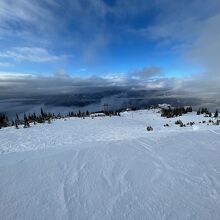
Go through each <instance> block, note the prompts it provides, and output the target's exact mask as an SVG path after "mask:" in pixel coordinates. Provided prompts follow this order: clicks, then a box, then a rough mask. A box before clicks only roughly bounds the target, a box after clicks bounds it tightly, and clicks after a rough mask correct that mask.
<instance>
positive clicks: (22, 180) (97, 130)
mask: <svg viewBox="0 0 220 220" xmlns="http://www.w3.org/2000/svg"><path fill="white" fill-rule="evenodd" d="M157 111H158V110H156V109H155V110H141V111H135V112H132V111H131V112H124V113H122V114H121V117H119V116H114V117H95V118H93V119H92V118H85V119H81V118H70V119H67V120H65V121H64V120H62V119H61V120H56V121H52V123H51V124H37V125H31V128H28V129H24V128H20V129H15V128H14V127H7V128H4V129H1V130H0V139H1V142H0V179H1V181H0V201H1V202H0V219H4V220H6V219H22V220H23V219H47V220H48V219H83V220H84V219H199V220H201V219H204V220H206V219H220V209H219V207H220V126H217V125H211V123H208V121H209V118H205V117H204V116H203V115H196V113H195V112H192V113H188V114H186V115H183V116H180V117H177V118H168V119H167V118H162V117H161V116H160V114H159V113H157ZM178 119H180V120H182V122H183V123H184V124H187V123H188V122H192V121H194V122H195V124H194V125H193V126H190V125H187V126H186V127H179V126H178V125H176V124H175V121H177V120H178ZM203 121H206V122H205V123H203ZM199 122H202V123H199ZM165 124H169V127H164V125H165ZM207 124H209V125H207ZM147 126H152V128H153V131H149V132H148V131H147V130H146V128H147Z"/></svg>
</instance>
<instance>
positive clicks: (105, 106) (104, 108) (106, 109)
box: [103, 103, 109, 112]
mask: <svg viewBox="0 0 220 220" xmlns="http://www.w3.org/2000/svg"><path fill="white" fill-rule="evenodd" d="M108 107H109V105H108V104H107V103H104V104H103V111H104V112H108Z"/></svg>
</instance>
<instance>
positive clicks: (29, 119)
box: [0, 108, 120, 129]
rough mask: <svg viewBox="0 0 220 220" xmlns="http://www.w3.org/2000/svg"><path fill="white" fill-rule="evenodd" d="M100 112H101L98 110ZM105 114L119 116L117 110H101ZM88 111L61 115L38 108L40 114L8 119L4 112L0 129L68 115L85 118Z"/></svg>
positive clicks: (1, 115)
mask: <svg viewBox="0 0 220 220" xmlns="http://www.w3.org/2000/svg"><path fill="white" fill-rule="evenodd" d="M100 113H101V112H100ZM102 113H104V114H105V115H106V116H120V112H118V111H102ZM90 114H92V113H90V112H89V111H88V110H87V111H86V112H82V111H78V112H73V111H72V112H69V113H68V114H66V115H61V114H60V113H58V114H54V113H51V112H46V111H44V110H43V109H42V108H41V110H40V114H36V113H35V112H34V113H29V114H26V113H25V114H24V115H23V117H19V115H18V114H16V115H15V118H14V119H12V120H9V118H8V116H7V115H6V114H5V113H0V129H1V128H5V127H9V126H15V128H17V129H18V128H19V127H20V126H23V127H24V128H29V127H30V123H33V124H37V123H40V124H41V123H48V124H50V123H51V121H52V120H55V119H61V118H63V119H65V118H70V117H78V118H85V117H90Z"/></svg>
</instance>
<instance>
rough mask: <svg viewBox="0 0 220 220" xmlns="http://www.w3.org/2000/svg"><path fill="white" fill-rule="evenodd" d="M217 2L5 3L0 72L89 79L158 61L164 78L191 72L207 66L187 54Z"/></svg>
mask: <svg viewBox="0 0 220 220" xmlns="http://www.w3.org/2000/svg"><path fill="white" fill-rule="evenodd" d="M207 6H209V9H207ZM219 6H220V5H219V3H218V1H207V2H204V1H188V0H183V1H181V3H179V1H174V0H164V1H151V0H150V1H144V0H137V1H134V0H130V1H125V0H118V1H116V0H114V1H113V0H111V1H110V0H93V1H92V0H83V1H82V0H75V1H70V0H64V1H59V0H57V1H51V0H44V1H43V0H39V1H34V0H21V1H12V0H1V2H0V41H1V44H0V71H1V72H19V73H31V74H53V73H56V72H58V71H61V70H62V71H64V72H66V73H68V74H73V75H74V74H76V75H82V76H85V75H104V74H111V73H114V74H115V73H117V74H121V73H124V74H126V73H127V72H129V71H134V70H136V69H142V68H145V67H152V66H156V67H159V68H161V69H162V71H163V73H164V74H165V75H167V76H174V77H175V76H177V77H180V76H185V75H190V74H194V73H197V72H199V71H201V70H202V69H204V67H203V65H202V62H199V61H198V62H189V58H187V52H188V51H191V50H193V45H194V43H195V42H196V40H197V38H198V34H199V33H200V32H201V27H202V25H203V24H204V23H205V22H207V20H208V19H210V18H211V17H213V16H215V14H216V13H217V12H218V11H219ZM197 9H198V11H197V12H196V13H197V14H195V10H197Z"/></svg>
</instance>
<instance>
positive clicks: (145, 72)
mask: <svg viewBox="0 0 220 220" xmlns="http://www.w3.org/2000/svg"><path fill="white" fill-rule="evenodd" d="M129 75H131V76H132V77H135V78H138V79H143V80H144V79H147V80H149V79H151V78H154V77H160V76H162V70H161V68H159V67H154V66H152V67H145V68H143V69H140V70H133V71H130V72H129Z"/></svg>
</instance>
